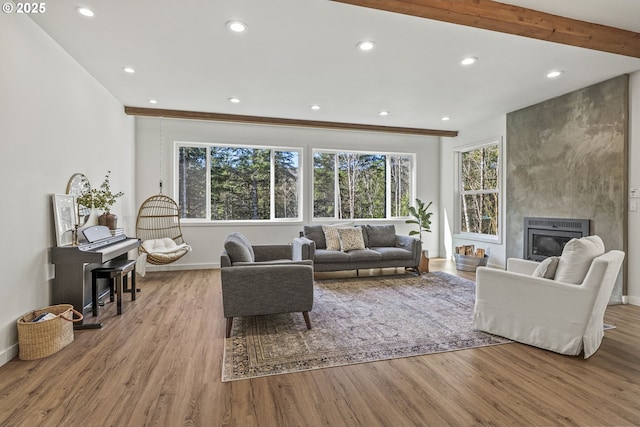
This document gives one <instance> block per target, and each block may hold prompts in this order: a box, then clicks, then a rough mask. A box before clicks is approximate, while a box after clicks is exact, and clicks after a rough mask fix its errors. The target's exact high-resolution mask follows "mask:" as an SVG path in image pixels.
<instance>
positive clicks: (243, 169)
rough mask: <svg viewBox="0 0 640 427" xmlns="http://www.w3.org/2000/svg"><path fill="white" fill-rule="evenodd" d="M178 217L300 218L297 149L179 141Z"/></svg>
mask: <svg viewBox="0 0 640 427" xmlns="http://www.w3.org/2000/svg"><path fill="white" fill-rule="evenodd" d="M177 157H178V177H177V178H178V185H177V187H176V188H177V197H176V198H177V199H178V200H179V201H180V203H179V205H180V209H181V217H182V218H185V219H187V218H193V219H207V218H208V219H210V220H213V221H229V220H245V221H247V220H248V221H252V220H276V219H294V220H298V219H300V217H301V215H300V213H301V211H300V204H301V200H300V178H299V177H300V151H299V150H289V149H287V150H285V149H277V148H266V147H246V146H222V145H201V144H184V143H181V144H178V145H177Z"/></svg>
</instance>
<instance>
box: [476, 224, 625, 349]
mask: <svg viewBox="0 0 640 427" xmlns="http://www.w3.org/2000/svg"><path fill="white" fill-rule="evenodd" d="M574 241H575V242H574ZM580 243H586V244H587V245H591V246H593V247H592V248H591V249H594V248H595V249H594V250H595V251H596V252H595V253H598V252H600V253H601V254H600V255H596V256H593V255H594V252H593V251H592V252H591V253H590V254H587V255H586V256H584V254H581V253H580V247H581V246H580ZM596 246H597V247H596ZM576 248H577V249H576ZM587 252H588V251H587ZM576 253H578V258H579V259H578V261H580V262H579V263H578V264H581V265H576V264H575V261H576ZM563 257H564V259H563ZM623 260H624V252H622V251H618V250H611V251H609V252H607V253H604V245H603V244H602V240H600V238H599V237H597V236H589V237H587V238H582V239H573V240H572V241H570V242H569V243H567V245H566V246H565V250H564V251H563V253H562V255H561V257H560V258H559V259H558V263H557V273H555V280H554V279H553V277H554V274H553V273H554V272H553V271H548V269H547V268H546V267H545V266H544V265H542V266H541V263H538V262H534V261H527V260H522V259H515V258H510V259H509V260H508V261H507V270H506V271H504V270H499V269H494V268H488V267H480V268H478V270H477V275H476V304H475V309H474V327H475V328H476V329H478V330H481V331H485V332H488V333H491V334H494V335H499V336H502V337H505V338H509V339H512V340H514V341H518V342H521V343H525V344H529V345H533V346H536V347H540V348H544V349H547V350H551V351H555V352H557V353H562V354H568V355H578V354H580V352H581V351H583V352H584V358H585V359H586V358H588V357H590V356H591V355H592V354H593V353H595V352H596V350H597V349H598V347H600V343H601V342H602V338H603V336H604V332H603V321H604V312H605V310H606V308H607V304H608V302H609V298H610V297H611V293H612V291H613V287H614V284H615V282H616V279H617V277H618V273H619V271H620V267H621V265H622V261H623ZM552 261H553V260H552ZM550 263H551V261H549V262H545V264H547V266H548V265H549V264H550ZM549 270H552V269H549ZM534 272H535V274H534ZM545 274H546V276H547V277H552V278H545V277H536V276H538V275H540V276H544V275H545ZM559 279H560V280H559ZM568 281H570V282H573V283H570V282H568Z"/></svg>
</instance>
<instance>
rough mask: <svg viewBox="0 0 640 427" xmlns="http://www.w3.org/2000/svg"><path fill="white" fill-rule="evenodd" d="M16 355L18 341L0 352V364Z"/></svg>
mask: <svg viewBox="0 0 640 427" xmlns="http://www.w3.org/2000/svg"><path fill="white" fill-rule="evenodd" d="M17 355H18V343H15V344H14V345H12V346H11V347H9V348H8V349H6V350H5V351H3V352H2V353H0V366H2V365H4V364H5V363H7V362H9V361H10V360H11V359H13V358H14V357H16V356H17Z"/></svg>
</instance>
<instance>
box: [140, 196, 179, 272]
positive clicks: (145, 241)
mask: <svg viewBox="0 0 640 427" xmlns="http://www.w3.org/2000/svg"><path fill="white" fill-rule="evenodd" d="M136 235H137V237H138V238H139V239H140V240H141V241H142V244H141V245H140V246H139V247H138V253H140V254H143V253H145V254H146V258H147V259H146V261H147V262H148V263H150V264H154V265H165V264H170V263H172V262H174V261H177V260H179V259H180V258H182V257H183V256H185V255H186V254H187V253H188V252H189V251H190V250H191V247H190V246H189V245H188V244H186V243H185V241H184V239H183V237H182V229H181V228H180V212H179V209H178V205H177V204H176V202H175V201H174V200H173V199H172V198H170V197H167V196H165V195H163V194H157V195H155V196H151V197H149V198H148V199H147V200H145V201H144V202H143V203H142V205H141V206H140V210H139V211H138V218H137V220H136Z"/></svg>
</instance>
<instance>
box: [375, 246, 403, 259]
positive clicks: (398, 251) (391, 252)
mask: <svg viewBox="0 0 640 427" xmlns="http://www.w3.org/2000/svg"><path fill="white" fill-rule="evenodd" d="M371 250H373V251H376V252H378V253H379V254H380V255H381V256H382V260H383V261H388V260H400V259H411V257H412V254H411V252H410V251H408V250H406V249H402V248H395V247H391V248H390V247H372V248H371Z"/></svg>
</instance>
